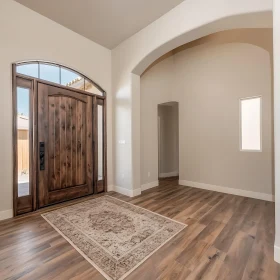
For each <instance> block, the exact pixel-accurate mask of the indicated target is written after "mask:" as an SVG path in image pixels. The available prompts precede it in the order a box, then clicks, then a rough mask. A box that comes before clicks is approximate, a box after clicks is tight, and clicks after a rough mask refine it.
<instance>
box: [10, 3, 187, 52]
mask: <svg viewBox="0 0 280 280" xmlns="http://www.w3.org/2000/svg"><path fill="white" fill-rule="evenodd" d="M15 1H16V2H18V3H20V4H22V5H24V6H26V7H28V8H30V9H32V10H34V11H36V12H38V13H39V14H41V15H43V16H45V17H47V18H49V19H51V20H53V21H55V22H57V23H59V24H61V25H63V26H65V27H67V28H69V29H71V30H73V31H75V32H76V33H78V34H80V35H82V36H84V37H86V38H88V39H90V40H92V41H94V42H96V43H98V44H100V45H102V46H104V47H107V48H109V49H113V48H114V47H116V46H117V45H118V44H120V43H121V42H122V41H124V40H125V39H127V38H129V37H130V36H132V35H133V34H135V33H137V32H138V31H140V30H141V29H143V28H144V27H146V26H147V25H149V24H150V23H151V22H153V21H155V20H156V19H158V18H159V17H161V16H162V15H163V14H165V13H167V12H168V11H169V10H171V9H172V8H174V7H175V6H177V5H178V4H180V3H181V2H183V1H184V0H79V1H72V0H70V1H69V0H15Z"/></svg>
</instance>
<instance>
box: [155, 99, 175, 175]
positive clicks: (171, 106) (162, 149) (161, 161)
mask: <svg viewBox="0 0 280 280" xmlns="http://www.w3.org/2000/svg"><path fill="white" fill-rule="evenodd" d="M175 176H179V105H178V102H168V103H163V104H159V105H158V177H159V178H160V179H161V178H168V177H175Z"/></svg>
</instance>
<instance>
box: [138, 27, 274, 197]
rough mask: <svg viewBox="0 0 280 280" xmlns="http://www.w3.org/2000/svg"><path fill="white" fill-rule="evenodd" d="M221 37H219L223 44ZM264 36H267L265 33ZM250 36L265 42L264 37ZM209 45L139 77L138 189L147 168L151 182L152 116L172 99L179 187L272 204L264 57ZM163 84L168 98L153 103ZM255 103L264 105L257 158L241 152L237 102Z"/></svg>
mask: <svg viewBox="0 0 280 280" xmlns="http://www.w3.org/2000/svg"><path fill="white" fill-rule="evenodd" d="M237 32H238V31H236V33H237ZM248 32H250V31H248ZM227 33H229V32H224V34H223V35H224V36H225V37H227V36H228V35H229V34H227ZM266 33H270V34H271V30H267V31H266ZM230 35H233V32H230ZM247 35H248V37H250V34H247ZM255 35H256V36H258V38H259V39H260V38H262V37H263V39H265V40H267V36H265V35H266V34H265V32H263V31H260V32H259V34H255ZM215 38H216V37H215ZM215 38H212V40H211V42H210V43H207V44H202V45H199V44H197V46H194V47H192V48H190V47H188V45H186V46H185V47H184V48H180V49H179V50H175V51H174V55H173V56H169V57H167V58H166V59H164V60H161V61H159V62H158V63H157V64H156V65H154V66H153V67H152V68H150V69H149V70H147V71H146V72H145V73H144V74H143V76H142V77H141V105H142V106H143V107H144V109H143V110H142V109H141V135H142V138H141V141H143V142H144V143H142V145H141V167H142V168H143V169H144V170H145V172H143V171H142V178H141V183H149V182H152V181H154V179H155V178H153V177H151V178H149V179H147V175H146V168H147V167H148V168H150V169H151V170H150V172H151V174H155V173H156V171H157V160H158V159H157V153H156V152H155V151H157V133H156V125H155V123H156V118H155V116H154V114H153V113H152V111H153V108H154V107H155V106H156V105H157V104H159V103H160V102H161V101H162V99H169V100H170V99H172V100H174V101H178V102H179V127H180V129H179V132H180V137H179V139H180V151H179V156H180V168H179V170H180V180H182V181H186V182H189V181H191V182H197V183H204V184H210V185H215V186H222V187H226V188H232V189H241V190H245V191H249V192H255V193H261V194H265V197H271V196H272V195H273V194H274V187H273V156H272V151H273V150H272V108H271V107H272V90H271V65H270V54H269V52H268V51H267V50H264V49H262V48H260V47H258V46H254V45H251V44H244V43H227V44H217V43H216V39H215ZM208 40H209V41H210V39H208ZM219 40H220V37H219ZM271 43H272V38H271V37H270V44H271ZM266 44H269V43H268V42H267V41H266ZM167 83H168V94H169V98H168V97H167V98H166V94H165V93H164V94H163V97H161V98H160V97H159V95H160V94H161V91H162V88H163V87H165V86H166V84H167ZM256 95H262V101H263V111H262V120H263V132H262V136H263V142H262V145H263V149H262V152H261V153H260V152H255V153H253V152H240V151H239V99H240V98H243V97H249V96H256ZM149 100H152V102H149ZM148 132H149V134H148ZM152 151H153V152H152ZM267 195H268V196H267Z"/></svg>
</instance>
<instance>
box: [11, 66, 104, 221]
mask: <svg viewBox="0 0 280 280" xmlns="http://www.w3.org/2000/svg"><path fill="white" fill-rule="evenodd" d="M16 66H17V64H13V65H12V77H13V79H12V104H13V107H12V108H13V210H14V216H17V215H20V214H24V213H27V212H31V211H35V210H37V209H39V207H38V193H37V188H38V174H37V173H38V90H37V88H38V86H37V85H38V83H43V84H46V85H49V86H55V87H57V88H62V89H66V90H68V91H73V92H76V93H80V94H84V95H88V96H92V97H93V102H94V104H93V105H94V106H93V126H94V130H93V143H92V145H93V151H94V152H93V154H94V157H93V160H94V166H93V173H94V174H93V175H94V176H93V177H94V194H95V193H97V184H98V178H97V177H96V174H97V172H98V170H97V169H98V164H96V162H97V160H98V152H97V150H96V148H97V127H95V123H97V111H96V109H97V104H99V103H100V101H99V100H101V102H102V103H103V179H104V180H103V185H104V192H107V118H106V115H107V111H106V93H105V91H103V92H104V96H100V95H97V94H94V93H89V92H86V91H83V90H79V89H75V88H71V87H66V86H63V85H60V84H56V83H52V82H48V81H45V80H41V79H38V78H34V77H30V76H26V75H23V74H19V73H17V72H16ZM63 67H64V66H63ZM68 69H70V68H68ZM70 70H72V71H75V70H73V69H70ZM75 72H76V71H75ZM18 79H21V80H23V81H29V83H30V84H31V85H32V87H30V88H29V87H27V88H29V89H30V108H32V109H30V120H29V123H30V124H32V125H30V132H29V135H30V156H29V158H30V160H29V162H30V168H29V170H31V172H30V175H29V176H30V184H29V189H30V195H28V196H24V197H21V198H19V197H18V170H17V168H18V151H17V86H18V84H17V80H18ZM90 81H91V80H90ZM94 85H95V83H94ZM26 201H28V203H29V207H28V208H26V209H24V210H22V211H19V207H18V205H19V203H21V204H25V203H26Z"/></svg>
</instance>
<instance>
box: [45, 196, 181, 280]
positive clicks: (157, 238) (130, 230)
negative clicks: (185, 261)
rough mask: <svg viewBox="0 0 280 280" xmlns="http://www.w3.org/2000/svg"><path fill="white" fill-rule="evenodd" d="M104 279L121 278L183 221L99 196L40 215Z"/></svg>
mask: <svg viewBox="0 0 280 280" xmlns="http://www.w3.org/2000/svg"><path fill="white" fill-rule="evenodd" d="M42 216H43V218H44V219H45V220H47V221H48V222H49V223H50V224H51V225H52V226H53V228H55V229H56V230H57V231H58V232H59V233H60V234H61V235H62V236H63V237H64V238H65V239H66V240H67V241H68V242H69V243H70V244H71V245H72V246H73V247H74V248H75V249H76V250H77V251H78V252H79V253H80V254H82V255H83V256H84V258H85V259H86V260H88V261H89V262H90V263H91V264H92V265H93V266H94V267H95V268H96V269H97V270H98V271H99V272H100V273H102V274H103V275H104V276H105V277H106V278H107V279H113V280H121V279H124V278H125V277H126V276H127V275H128V274H129V273H131V272H132V271H133V270H134V269H135V268H137V267H138V266H139V265H140V264H141V263H143V262H144V261H145V260H146V259H147V258H148V257H149V256H151V255H152V254H153V253H154V252H155V251H157V250H158V249H159V248H160V247H161V246H163V245H164V244H165V243H166V242H168V241H169V240H170V239H171V238H172V237H174V236H175V235H176V234H177V233H179V232H180V231H181V230H183V229H184V228H185V227H186V225H185V224H182V223H179V222H176V221H174V220H171V219H169V218H166V217H163V216H161V215H158V214H156V213H154V212H151V211H148V210H146V209H144V208H141V207H138V206H135V205H133V204H130V203H127V202H124V201H122V200H119V199H116V198H113V197H110V196H107V195H106V196H102V197H100V198H96V199H91V200H88V201H86V202H82V203H78V204H75V205H72V206H68V207H65V208H61V209H58V210H54V211H52V212H48V213H46V214H43V215H42Z"/></svg>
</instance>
